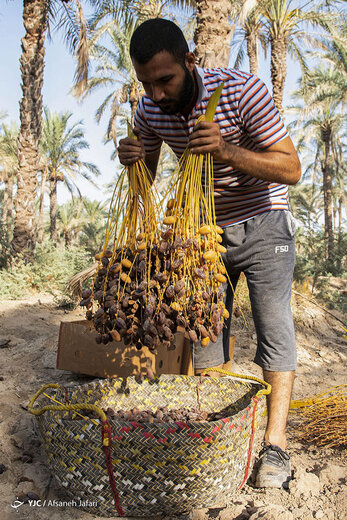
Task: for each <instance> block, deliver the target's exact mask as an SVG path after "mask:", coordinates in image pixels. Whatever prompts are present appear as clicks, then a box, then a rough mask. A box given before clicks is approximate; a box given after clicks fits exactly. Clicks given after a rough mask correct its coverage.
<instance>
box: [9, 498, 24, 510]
mask: <svg viewBox="0 0 347 520" xmlns="http://www.w3.org/2000/svg"><path fill="white" fill-rule="evenodd" d="M23 504H24V502H21V501H20V500H15V501H14V502H13V503H12V504H11V507H13V509H18V507H20V506H22V505H23Z"/></svg>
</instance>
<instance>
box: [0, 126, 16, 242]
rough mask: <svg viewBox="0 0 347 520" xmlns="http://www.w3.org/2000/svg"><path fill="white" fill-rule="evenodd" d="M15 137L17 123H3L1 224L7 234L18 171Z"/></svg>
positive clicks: (0, 140)
mask: <svg viewBox="0 0 347 520" xmlns="http://www.w3.org/2000/svg"><path fill="white" fill-rule="evenodd" d="M17 139H18V127H17V125H16V124H15V123H11V124H10V125H6V124H5V123H3V124H2V128H1V134H0V169H1V170H0V182H3V183H4V193H3V200H2V206H3V208H2V224H3V227H4V229H6V231H7V234H8V236H9V235H10V227H11V222H12V217H13V213H12V212H13V187H14V182H15V179H16V176H17V172H18V157H17Z"/></svg>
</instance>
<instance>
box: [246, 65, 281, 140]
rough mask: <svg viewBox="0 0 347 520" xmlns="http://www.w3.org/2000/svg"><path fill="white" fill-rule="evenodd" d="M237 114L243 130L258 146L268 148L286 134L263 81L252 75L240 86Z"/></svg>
mask: <svg viewBox="0 0 347 520" xmlns="http://www.w3.org/2000/svg"><path fill="white" fill-rule="evenodd" d="M239 114H240V117H241V120H242V121H243V125H244V129H245V131H246V132H247V134H248V135H249V136H250V137H251V139H252V140H253V141H254V142H255V144H256V145H257V147H258V148H268V147H269V146H271V145H273V144H275V143H277V142H278V141H281V140H282V139H284V138H285V137H287V136H288V133H287V130H286V128H285V126H284V123H283V121H282V118H281V116H280V113H279V111H278V110H277V108H276V107H275V104H274V102H273V99H272V97H271V95H270V93H269V91H268V89H267V87H266V85H265V83H264V82H263V81H262V80H261V79H259V78H258V77H256V76H253V75H252V76H251V77H250V78H249V79H248V80H247V81H246V82H245V84H244V86H243V88H242V91H241V94H240V98H239Z"/></svg>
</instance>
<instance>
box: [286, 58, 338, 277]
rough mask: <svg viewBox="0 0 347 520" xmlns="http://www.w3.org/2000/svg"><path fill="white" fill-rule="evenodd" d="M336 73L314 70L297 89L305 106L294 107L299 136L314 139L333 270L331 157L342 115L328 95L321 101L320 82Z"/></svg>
mask: <svg viewBox="0 0 347 520" xmlns="http://www.w3.org/2000/svg"><path fill="white" fill-rule="evenodd" d="M334 73H335V71H333V70H332V69H331V68H330V69H324V68H323V67H322V66H319V67H316V68H315V69H313V71H312V72H311V73H310V74H307V75H306V77H305V78H304V79H301V82H300V87H299V89H298V90H297V91H296V92H295V93H294V96H296V97H301V98H302V99H303V100H304V106H300V107H296V110H297V112H299V111H300V117H299V119H298V121H297V123H298V124H302V133H303V134H304V139H305V141H306V142H308V141H309V140H312V139H313V140H314V142H315V145H316V150H317V157H318V159H319V162H320V166H321V172H322V177H323V194H324V228H325V242H326V261H327V268H328V269H329V270H331V269H332V266H333V259H334V232H333V205H332V201H333V181H334V179H333V172H334V169H333V157H334V155H335V156H336V146H337V140H338V135H339V133H340V131H341V129H342V125H343V121H344V116H343V114H342V113H341V112H340V110H339V108H340V107H341V105H340V103H339V102H338V101H333V100H332V99H331V96H329V95H328V96H327V97H326V98H322V96H321V86H320V81H321V80H322V78H325V79H324V81H325V82H328V79H329V77H331V76H332V75H334Z"/></svg>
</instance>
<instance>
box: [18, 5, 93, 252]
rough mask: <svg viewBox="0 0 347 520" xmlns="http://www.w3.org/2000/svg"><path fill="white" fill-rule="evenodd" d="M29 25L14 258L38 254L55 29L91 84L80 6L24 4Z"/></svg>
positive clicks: (23, 61)
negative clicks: (49, 58) (48, 70)
mask: <svg viewBox="0 0 347 520" xmlns="http://www.w3.org/2000/svg"><path fill="white" fill-rule="evenodd" d="M100 1H101V0H100ZM100 1H98V0H89V3H91V4H92V5H93V6H96V5H98V4H99V3H100ZM23 23H24V28H25V35H24V37H23V38H22V55H21V58H20V68H21V75H22V82H21V85H22V94H23V95H22V99H21V102H20V121H21V124H20V132H19V138H18V158H19V170H18V182H17V184H18V188H17V194H16V198H15V210H16V218H15V225H14V231H13V240H12V244H11V247H12V252H13V253H14V254H18V253H19V252H23V251H25V250H33V249H34V247H35V242H36V236H35V195H36V184H37V171H38V169H39V145H40V138H41V119H42V85H43V71H44V55H45V47H44V45H45V38H46V33H47V30H48V29H49V28H50V27H52V26H56V27H58V28H60V29H62V30H63V32H64V34H65V37H66V40H67V42H69V44H70V48H71V49H72V50H73V51H74V52H75V51H77V57H78V60H77V70H76V77H77V78H78V80H79V83H80V84H81V85H83V84H85V83H86V80H87V74H88V48H87V45H86V43H87V32H88V31H87V24H86V22H85V18H84V15H83V11H82V8H81V4H80V1H79V0H71V1H67V0H23Z"/></svg>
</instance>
